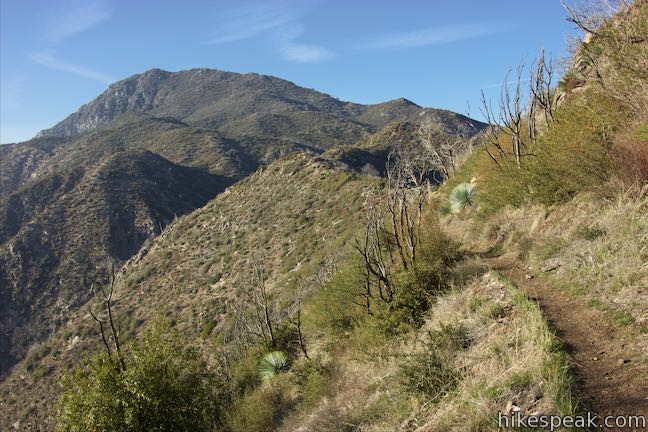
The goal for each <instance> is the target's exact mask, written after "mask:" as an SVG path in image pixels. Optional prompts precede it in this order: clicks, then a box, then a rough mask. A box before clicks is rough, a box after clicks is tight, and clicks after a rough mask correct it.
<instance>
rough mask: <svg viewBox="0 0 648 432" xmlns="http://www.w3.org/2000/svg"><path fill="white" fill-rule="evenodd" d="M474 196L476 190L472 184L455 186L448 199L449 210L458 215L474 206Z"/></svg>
mask: <svg viewBox="0 0 648 432" xmlns="http://www.w3.org/2000/svg"><path fill="white" fill-rule="evenodd" d="M475 195H477V188H476V187H475V185H474V184H473V183H461V184H459V185H457V187H455V188H454V189H452V192H450V197H449V198H448V201H449V202H450V209H451V210H452V212H453V213H459V212H460V211H462V210H463V209H465V208H468V207H472V206H473V205H474V204H475Z"/></svg>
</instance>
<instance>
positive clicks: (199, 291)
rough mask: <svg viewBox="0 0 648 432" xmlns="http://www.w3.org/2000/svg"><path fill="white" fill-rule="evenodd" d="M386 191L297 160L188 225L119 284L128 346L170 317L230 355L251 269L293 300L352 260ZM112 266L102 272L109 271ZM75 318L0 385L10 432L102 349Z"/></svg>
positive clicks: (137, 261)
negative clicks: (89, 354) (364, 215)
mask: <svg viewBox="0 0 648 432" xmlns="http://www.w3.org/2000/svg"><path fill="white" fill-rule="evenodd" d="M379 182H380V181H379V179H376V178H375V177H370V176H361V175H358V174H354V173H353V172H349V171H346V170H343V169H340V168H338V167H336V166H335V165H334V164H333V163H331V162H329V161H326V160H322V159H319V158H313V157H311V156H307V155H304V154H296V155H293V156H288V157H286V158H283V159H280V160H278V161H275V162H273V163H271V164H270V165H269V166H268V167H265V168H263V169H261V170H259V171H258V172H257V173H255V174H253V175H251V176H249V177H248V178H246V179H244V180H242V181H241V182H239V183H237V184H235V185H233V186H231V187H230V188H229V189H227V191H226V192H225V193H222V194H220V195H219V196H217V197H216V198H215V199H213V200H212V201H211V202H209V203H208V204H207V205H206V206H204V207H202V208H201V209H199V210H196V211H194V212H192V213H191V214H189V215H186V216H184V217H180V218H179V219H178V220H177V221H175V222H173V223H172V224H171V225H170V226H169V227H168V228H167V229H166V230H165V231H164V233H163V234H162V235H161V236H159V237H157V238H156V239H155V240H153V241H152V242H151V244H150V245H148V246H146V247H145V248H144V249H143V250H142V252H141V253H139V254H138V255H137V256H136V257H134V258H132V259H131V260H130V261H129V262H128V263H127V264H126V266H125V267H124V269H123V270H122V271H121V272H120V274H119V275H118V283H117V290H116V296H115V297H116V311H117V315H118V317H119V323H120V326H121V328H122V329H123V335H124V336H123V338H124V339H125V340H128V339H129V338H130V337H132V336H133V335H134V334H135V333H136V332H137V331H138V327H139V326H140V325H141V324H142V323H143V322H146V321H148V320H149V319H150V318H151V317H152V316H153V315H154V314H155V313H156V312H158V311H164V312H165V313H167V314H169V315H170V316H173V317H174V320H175V321H176V322H177V323H178V327H179V328H180V329H182V330H183V332H186V333H185V334H186V337H187V338H189V339H195V338H199V340H202V341H203V342H202V343H205V344H207V345H208V346H210V347H211V348H210V350H211V351H212V352H213V353H214V355H216V353H218V352H219V350H220V349H225V348H227V347H226V346H225V347H223V346H222V344H223V340H222V339H220V340H219V339H218V338H216V335H218V334H224V335H229V336H227V337H234V334H232V333H231V331H232V328H231V327H230V326H231V325H232V324H233V320H232V317H233V314H235V313H236V299H237V297H240V296H241V295H242V294H243V293H245V292H246V291H247V290H248V281H249V275H248V271H247V270H246V269H249V265H250V262H251V260H253V259H255V257H256V258H258V257H263V259H264V260H265V263H266V265H267V268H268V270H269V274H268V285H269V287H271V291H272V293H273V294H272V295H273V301H276V302H278V303H279V304H282V302H284V301H286V300H289V299H290V298H291V296H292V292H293V290H294V288H295V287H296V286H297V281H298V280H300V279H302V278H305V277H309V276H312V275H313V274H315V273H316V272H317V271H318V269H319V268H320V266H321V265H323V264H326V263H328V264H329V265H330V263H331V262H332V261H335V260H336V259H337V256H339V255H343V254H345V253H346V252H348V251H349V246H350V245H349V240H350V239H351V238H352V237H353V236H354V235H355V229H356V221H357V218H358V217H359V216H360V214H361V212H362V207H363V203H364V200H365V195H366V193H367V192H368V191H370V190H371V189H373V188H375V187H376V186H377V185H378V184H379ZM103 235H104V236H106V235H107V233H103ZM104 238H105V237H104ZM107 264H108V263H106V262H100V263H99V264H98V267H99V268H100V269H102V270H105V269H106V265H107ZM70 314H71V316H72V317H73V318H72V319H71V320H70V322H68V323H67V324H66V325H64V326H63V327H62V328H60V329H59V330H58V331H56V332H55V333H54V334H53V335H52V336H51V337H50V338H49V339H48V340H47V341H46V342H44V343H43V344H38V345H34V346H33V347H32V349H31V351H30V353H29V355H28V356H27V357H26V359H25V360H23V361H22V362H21V363H20V364H18V365H17V366H16V367H15V368H14V369H13V370H12V372H11V373H10V375H9V376H8V377H7V378H6V379H5V381H4V382H3V383H2V384H0V388H1V389H2V390H1V391H2V393H1V394H2V397H1V399H3V400H5V401H6V405H4V406H3V410H4V411H5V412H6V413H10V415H9V416H4V417H3V419H2V423H1V424H0V428H2V429H3V430H5V429H6V430H11V429H10V426H11V424H12V423H14V422H15V421H19V420H20V422H21V423H19V424H20V425H21V426H20V427H21V428H26V429H28V428H29V425H46V424H47V422H46V419H47V412H48V410H49V409H50V408H51V406H52V403H53V401H54V400H55V399H56V397H57V395H58V391H59V390H60V389H59V387H57V386H56V385H55V381H56V379H58V377H59V376H60V375H61V373H63V372H64V371H65V370H67V369H68V368H70V367H72V366H73V365H75V364H76V363H77V362H78V360H79V358H80V356H81V354H82V353H83V352H84V351H88V350H90V351H92V350H94V349H96V348H97V347H98V345H97V341H98V340H100V339H98V338H100V336H99V335H98V333H97V328H96V325H95V323H94V322H93V321H92V319H91V318H90V316H89V315H88V309H87V305H86V306H83V307H82V308H81V309H80V310H78V311H71V312H70ZM201 334H202V336H201ZM200 338H202V339H200ZM219 347H220V348H219Z"/></svg>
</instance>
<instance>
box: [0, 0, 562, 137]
mask: <svg viewBox="0 0 648 432" xmlns="http://www.w3.org/2000/svg"><path fill="white" fill-rule="evenodd" d="M573 34H574V29H573V28H572V26H571V25H570V24H569V23H567V22H566V21H565V19H564V12H563V9H562V6H561V5H560V2H559V1H558V0H548V1H537V0H517V1H513V0H502V1H483V0H482V1H477V0H472V1H470V0H455V1H432V0H428V1H423V0H418V1H414V0H411V1H406V0H401V1H395V0H391V1H387V0H373V1H369V0H364V1H361V0H357V1H351V0H347V1H333V0H331V1H325V0H321V1H288V0H277V1H261V0H258V1H250V2H241V1H225V0H217V1H197V0H195V1H189V0H187V1H182V2H181V1H170V0H157V1H150V0H138V1H125V0H121V1H120V0H57V1H45V0H41V1H35V0H2V2H0V142H2V143H7V142H16V141H23V140H26V139H29V138H31V137H33V136H34V135H35V134H36V133H37V132H38V131H39V130H40V129H43V128H46V127H50V126H52V125H53V124H55V123H56V122H57V121H60V120H62V119H63V118H64V117H66V116H67V115H68V114H70V113H71V112H73V111H75V110H76V109H77V108H78V107H79V106H80V105H82V104H84V103H86V102H89V101H90V100H92V99H93V98H94V97H96V96H97V95H99V94H100V93H101V92H102V91H104V90H105V89H106V87H107V86H108V84H109V83H111V82H114V81H117V80H120V79H123V78H126V77H128V76H131V75H133V74H136V73H140V72H143V71H145V70H147V69H151V68H154V67H157V68H161V69H165V70H169V71H178V70H182V69H188V68H193V67H209V68H217V69H222V70H228V71H234V72H243V73H244V72H258V73H262V74H268V75H275V76H278V77H281V78H285V79H288V80H290V81H293V82H295V83H296V84H298V85H301V86H303V87H308V88H314V89H316V90H319V91H323V92H325V93H328V94H331V95H333V96H335V97H338V98H340V99H342V100H349V101H353V102H359V103H376V102H382V101H386V100H390V99H395V98H398V97H405V98H408V99H410V100H412V101H414V102H416V103H417V104H419V105H424V106H431V107H438V108H446V109H450V110H453V111H457V112H460V113H463V114H466V113H467V112H468V106H470V114H471V115H472V116H473V117H477V118H479V117H480V115H479V96H480V90H481V89H484V90H485V91H486V92H487V94H489V95H493V97H496V96H497V94H498V93H499V87H498V85H499V84H500V83H501V82H502V80H503V77H504V76H505V74H506V73H507V71H508V70H509V68H511V67H516V66H517V64H518V63H519V62H520V60H522V59H524V58H525V57H526V58H528V59H531V58H533V56H534V55H535V54H537V52H538V51H539V50H540V48H545V50H546V51H548V52H550V53H551V54H552V55H553V56H554V57H559V56H562V55H565V52H566V46H567V44H566V38H567V36H569V35H573Z"/></svg>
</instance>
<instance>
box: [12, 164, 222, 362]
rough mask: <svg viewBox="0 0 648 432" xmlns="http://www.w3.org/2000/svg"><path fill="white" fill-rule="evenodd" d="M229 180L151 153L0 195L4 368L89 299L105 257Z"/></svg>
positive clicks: (115, 257) (126, 253)
mask: <svg viewBox="0 0 648 432" xmlns="http://www.w3.org/2000/svg"><path fill="white" fill-rule="evenodd" d="M228 184H230V181H229V180H228V179H227V178H225V177H222V176H217V175H212V174H209V173H206V172H204V171H201V170H197V169H194V168H187V167H183V166H179V165H176V164H173V163H171V162H169V161H168V160H166V159H164V158H162V157H161V156H158V155H156V154H153V153H151V152H147V151H143V152H140V151H128V152H118V153H116V154H114V155H112V156H109V157H106V158H105V159H103V160H102V161H101V163H100V164H99V165H97V166H95V167H88V168H84V167H81V166H77V167H74V168H71V169H69V170H61V171H58V172H56V173H52V174H51V175H48V176H41V177H39V178H38V180H36V181H33V182H30V183H29V184H27V185H25V186H23V187H21V188H20V189H18V190H17V191H15V192H13V193H10V194H8V195H3V196H2V199H1V200H0V226H1V227H2V229H0V242H1V243H2V250H1V251H0V297H1V298H2V303H1V305H0V335H1V336H0V338H2V339H1V343H0V359H2V360H1V361H0V370H2V371H3V372H4V371H6V370H7V368H8V367H9V366H11V364H13V362H14V361H15V360H16V359H19V358H21V357H22V355H23V354H24V352H25V351H26V349H27V347H28V346H29V344H30V343H31V341H33V340H35V339H41V338H43V337H45V336H46V335H47V334H49V333H51V331H52V330H53V329H54V328H56V326H57V325H58V324H60V323H61V322H64V320H65V317H66V316H67V315H68V314H69V311H70V310H74V309H75V308H76V307H78V306H79V305H81V304H83V302H85V300H87V299H88V298H89V296H90V295H91V293H90V292H89V290H88V288H89V277H92V276H99V277H100V276H103V274H102V273H101V271H99V272H97V270H96V266H97V265H98V264H99V263H105V262H106V261H107V260H108V261H114V262H116V263H117V264H119V263H121V262H123V261H124V260H125V259H127V258H129V257H130V256H132V255H133V254H135V253H136V252H137V251H138V250H139V248H140V246H141V245H142V243H143V242H144V241H145V240H146V239H147V238H149V237H151V236H152V235H154V234H156V233H159V232H160V231H161V230H162V229H163V227H164V226H166V225H167V224H168V223H170V222H171V221H172V220H173V219H174V218H175V217H176V216H178V215H182V214H185V213H187V212H189V211H191V210H193V209H195V208H197V207H200V206H202V205H204V204H205V203H206V202H207V201H208V200H209V199H210V198H212V197H214V196H215V195H216V194H217V193H219V192H220V191H222V190H223V189H224V188H225V187H226V186H227V185H228Z"/></svg>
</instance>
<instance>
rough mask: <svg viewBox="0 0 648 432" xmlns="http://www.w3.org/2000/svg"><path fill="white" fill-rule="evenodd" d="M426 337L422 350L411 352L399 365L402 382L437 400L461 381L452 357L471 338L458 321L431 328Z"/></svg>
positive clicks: (405, 386)
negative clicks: (432, 329)
mask: <svg viewBox="0 0 648 432" xmlns="http://www.w3.org/2000/svg"><path fill="white" fill-rule="evenodd" d="M428 336H429V341H428V344H427V347H426V350H425V352H422V353H417V354H412V355H410V356H409V358H408V359H407V360H406V361H405V362H404V363H402V364H401V365H400V371H401V382H402V385H403V386H404V388H405V389H406V390H407V391H409V392H411V393H414V394H422V395H424V396H426V397H429V398H432V400H438V399H440V398H441V397H443V396H444V395H446V394H448V393H450V392H452V391H453V390H454V389H455V388H456V386H457V385H458V383H459V381H460V380H461V374H460V373H459V372H458V371H457V370H456V369H455V368H454V366H453V365H454V359H455V355H456V353H457V352H458V351H461V350H463V349H466V348H467V347H468V346H469V345H470V339H469V338H468V335H467V332H466V329H465V328H464V327H463V326H461V325H458V324H449V325H446V326H444V327H442V328H441V329H440V330H434V331H430V332H429V333H428Z"/></svg>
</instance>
